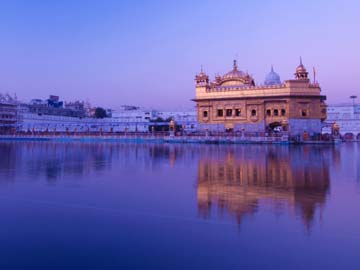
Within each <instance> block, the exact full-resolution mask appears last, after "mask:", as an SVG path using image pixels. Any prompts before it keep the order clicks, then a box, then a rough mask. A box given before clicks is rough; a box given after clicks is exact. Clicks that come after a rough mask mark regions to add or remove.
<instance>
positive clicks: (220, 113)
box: [217, 109, 224, 117]
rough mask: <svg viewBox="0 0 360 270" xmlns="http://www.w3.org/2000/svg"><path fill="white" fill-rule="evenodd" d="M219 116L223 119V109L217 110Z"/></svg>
mask: <svg viewBox="0 0 360 270" xmlns="http://www.w3.org/2000/svg"><path fill="white" fill-rule="evenodd" d="M217 116H218V117H223V116H224V111H223V110H221V109H219V110H217Z"/></svg>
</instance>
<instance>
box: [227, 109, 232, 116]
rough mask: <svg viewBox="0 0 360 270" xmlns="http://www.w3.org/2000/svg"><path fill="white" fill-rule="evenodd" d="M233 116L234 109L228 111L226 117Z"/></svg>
mask: <svg viewBox="0 0 360 270" xmlns="http://www.w3.org/2000/svg"><path fill="white" fill-rule="evenodd" d="M231 116H232V109H226V117H231Z"/></svg>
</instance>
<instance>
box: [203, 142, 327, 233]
mask: <svg viewBox="0 0 360 270" xmlns="http://www.w3.org/2000/svg"><path fill="white" fill-rule="evenodd" d="M328 154H329V153H328V151H323V150H321V149H318V150H317V149H314V148H312V149H311V154H310V153H309V149H308V148H306V147H299V148H297V147H294V148H292V147H290V148H289V147H276V148H275V147H252V148H251V149H250V148H249V147H241V148H236V150H235V149H233V150H230V151H228V152H226V153H224V152H218V153H217V154H216V153H215V154H211V155H206V157H205V156H204V157H203V158H201V159H200V161H199V170H198V187H197V196H198V210H199V215H200V216H202V217H204V218H209V217H210V215H211V213H212V210H216V209H217V210H219V211H220V212H221V213H222V214H224V212H227V213H228V214H229V215H231V216H234V217H235V218H236V220H237V222H238V223H239V224H240V223H241V221H242V219H243V217H244V216H246V215H248V214H250V215H251V214H254V213H255V212H256V211H257V209H258V207H260V206H261V202H262V201H266V202H267V204H266V205H267V206H268V205H269V204H270V205H271V207H274V208H275V212H277V211H276V210H279V211H281V209H283V208H284V207H289V208H290V210H294V211H295V213H296V214H297V215H299V216H300V217H301V218H302V220H303V221H304V223H305V225H306V227H307V228H309V226H310V225H311V222H312V220H313V219H314V215H315V211H316V209H317V208H319V209H320V210H321V208H322V207H323V206H324V204H325V202H326V197H327V194H328V192H329V188H330V173H329V164H328V156H327V155H328ZM212 208H213V209H212Z"/></svg>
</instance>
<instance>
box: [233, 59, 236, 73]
mask: <svg viewBox="0 0 360 270" xmlns="http://www.w3.org/2000/svg"><path fill="white" fill-rule="evenodd" d="M233 70H237V63H236V59H234V67H233Z"/></svg>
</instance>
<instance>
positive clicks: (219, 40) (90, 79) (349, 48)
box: [0, 0, 360, 110]
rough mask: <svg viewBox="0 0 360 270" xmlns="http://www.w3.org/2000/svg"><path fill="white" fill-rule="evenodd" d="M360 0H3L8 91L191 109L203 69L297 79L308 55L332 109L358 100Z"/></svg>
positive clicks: (2, 81) (24, 96)
mask: <svg viewBox="0 0 360 270" xmlns="http://www.w3.org/2000/svg"><path fill="white" fill-rule="evenodd" d="M359 10H360V1H358V0H351V1H347V0H342V1H337V0H333V1H329V0H326V1H325V0H317V1H310V0H309V1H306V0H292V1H288V0H283V1H281V0H278V1H276V0H273V1H270V0H251V1H250V0H249V1H245V0H242V1H241V0H237V1H231V0H229V1H226V0H224V1H201V0H197V1H187V0H182V1H172V0H163V1H160V0H151V1H150V0H148V1H141V0H137V1H125V0H123V1H117V0H114V1H112V0H102V1H101V0H98V1H97V0H62V1H48V0H42V1H41V0H32V1H28V0H22V1H21V0H0V38H1V39H0V52H1V53H0V93H10V94H14V93H16V95H17V96H18V98H19V99H20V100H23V101H29V100H30V99H32V98H42V99H45V98H47V97H48V96H49V95H50V94H56V95H59V96H60V98H61V99H62V100H65V101H73V100H84V101H89V102H90V103H91V104H92V105H94V106H103V107H107V108H113V109H117V108H119V107H120V106H121V105H123V104H127V105H138V106H142V107H147V108H158V109H177V110H178V109H189V108H193V107H194V105H195V104H194V103H193V102H192V101H191V99H192V98H194V96H195V84H194V77H195V74H196V73H197V72H199V71H200V67H201V66H203V69H204V70H205V71H206V72H207V73H208V74H209V75H210V77H211V78H213V77H214V75H215V74H217V73H219V74H224V73H226V72H228V71H230V70H231V69H232V62H233V60H234V59H235V58H236V59H237V61H238V66H239V69H241V70H243V71H248V72H249V73H250V74H252V75H253V76H254V78H255V82H256V83H257V84H262V83H263V81H264V78H265V76H266V74H267V73H268V72H269V71H270V67H271V65H274V69H275V71H276V72H277V73H279V75H280V77H281V79H282V80H287V79H292V78H293V73H294V71H295V68H296V66H297V65H298V64H299V58H300V56H301V57H302V59H303V64H304V65H305V67H306V68H307V69H308V71H309V72H310V73H311V77H312V70H313V67H315V69H316V73H317V75H316V76H317V81H318V82H319V83H320V85H321V88H322V94H324V95H326V96H327V100H328V103H331V104H333V103H339V102H346V101H349V96H350V95H358V96H359V98H360V91H359V90H360V87H359V83H358V78H359V77H360V53H359V49H360V33H359V31H360V30H359V27H360V16H359V15H358V14H359Z"/></svg>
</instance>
